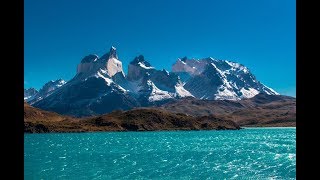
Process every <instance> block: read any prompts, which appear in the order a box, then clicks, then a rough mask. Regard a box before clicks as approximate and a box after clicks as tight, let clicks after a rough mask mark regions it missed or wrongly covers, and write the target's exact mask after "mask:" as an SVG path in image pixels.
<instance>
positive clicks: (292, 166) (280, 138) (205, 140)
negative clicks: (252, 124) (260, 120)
mask: <svg viewBox="0 0 320 180" xmlns="http://www.w3.org/2000/svg"><path fill="white" fill-rule="evenodd" d="M24 177H25V179H296V129H295V128H248V129H241V130H235V131H231V130H230V131H160V132H99V133H52V134H25V135H24Z"/></svg>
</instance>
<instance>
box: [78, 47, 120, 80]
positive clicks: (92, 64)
mask: <svg viewBox="0 0 320 180" xmlns="http://www.w3.org/2000/svg"><path fill="white" fill-rule="evenodd" d="M101 69H102V70H103V71H105V72H106V74H107V75H108V76H109V77H112V76H114V75H115V74H117V73H118V72H120V73H122V74H123V75H124V73H123V69H122V62H121V61H120V60H119V59H118V55H117V51H116V48H115V47H114V46H111V48H110V50H109V52H108V53H106V54H105V55H103V56H102V57H101V58H99V57H98V56H97V55H93V54H91V55H88V56H86V57H84V58H83V59H82V60H81V63H80V64H79V65H78V67H77V74H79V73H82V74H84V75H82V76H81V77H86V76H90V75H93V74H96V73H97V72H98V71H100V70H101Z"/></svg>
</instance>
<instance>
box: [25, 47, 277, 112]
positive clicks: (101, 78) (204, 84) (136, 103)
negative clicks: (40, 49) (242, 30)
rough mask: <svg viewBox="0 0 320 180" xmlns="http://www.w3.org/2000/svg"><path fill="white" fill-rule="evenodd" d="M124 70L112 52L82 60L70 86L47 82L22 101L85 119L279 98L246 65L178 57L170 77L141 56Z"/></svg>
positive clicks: (28, 93)
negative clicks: (177, 105) (181, 103)
mask: <svg viewBox="0 0 320 180" xmlns="http://www.w3.org/2000/svg"><path fill="white" fill-rule="evenodd" d="M122 67H123V64H122V62H121V60H120V59H119V57H118V54H117V51H116V48H115V47H111V48H110V50H109V52H107V53H106V54H104V55H102V56H101V57H99V56H97V55H95V54H90V55H88V56H85V57H84V58H83V59H82V60H81V61H80V63H79V64H78V66H77V71H76V74H75V76H74V77H73V78H72V79H71V80H69V81H68V82H66V81H64V80H62V79H58V80H56V81H50V82H48V83H46V84H45V85H44V86H43V87H42V88H41V89H40V90H39V92H38V91H37V90H35V89H34V88H30V89H25V98H24V99H25V100H26V102H28V103H29V104H30V105H32V106H34V107H37V108H41V109H44V110H49V111H54V112H57V113H60V114H64V115H72V116H75V117H84V116H92V115H101V114H104V113H108V112H111V111H114V110H128V109H132V108H137V107H150V106H161V105H164V104H166V103H170V102H176V101H177V100H181V99H188V98H193V99H196V100H209V101H210V100H211V101H215V100H229V101H239V100H241V99H248V98H252V97H254V96H256V95H258V94H266V95H279V94H278V93H277V92H275V91H274V90H273V89H271V88H269V87H267V86H265V85H264V84H262V83H261V82H260V81H258V80H257V79H256V77H255V76H254V75H253V74H252V73H251V72H250V70H249V69H248V68H247V67H245V66H244V65H242V64H239V63H235V62H231V61H227V60H218V59H214V58H211V57H208V58H203V59H188V58H187V57H184V58H179V59H178V60H177V61H176V62H175V63H174V64H173V66H172V70H171V72H169V71H167V70H165V69H163V70H157V69H156V68H155V67H153V66H152V65H151V64H150V63H149V62H148V60H147V59H146V58H145V57H144V56H143V55H139V56H137V57H135V58H134V59H133V60H132V61H131V62H130V63H129V65H128V73H127V74H125V73H124V71H123V68H122Z"/></svg>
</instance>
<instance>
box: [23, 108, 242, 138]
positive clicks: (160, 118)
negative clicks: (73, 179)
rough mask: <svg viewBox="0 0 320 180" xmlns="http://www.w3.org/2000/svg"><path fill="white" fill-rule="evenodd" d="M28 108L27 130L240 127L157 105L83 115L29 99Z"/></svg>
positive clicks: (25, 123)
mask: <svg viewBox="0 0 320 180" xmlns="http://www.w3.org/2000/svg"><path fill="white" fill-rule="evenodd" d="M24 111H25V112H24V125H25V128H24V131H25V132H28V133H42V132H88V131H90V132H92V131H155V130H214V129H216V130H220V129H234V130H235V129H240V126H239V125H238V124H237V123H234V122H233V121H230V120H223V119H220V118H217V117H214V116H212V115H211V116H202V117H193V116H188V115H185V114H182V113H178V114H176V113H172V112H168V111H164V110H156V109H134V110H130V111H114V112H112V113H109V114H106V115H102V116H95V117H89V118H82V119H79V118H72V117H68V116H62V115H59V114H57V113H52V112H48V111H43V110H40V109H37V108H34V107H32V106H29V105H28V104H26V103H25V105H24Z"/></svg>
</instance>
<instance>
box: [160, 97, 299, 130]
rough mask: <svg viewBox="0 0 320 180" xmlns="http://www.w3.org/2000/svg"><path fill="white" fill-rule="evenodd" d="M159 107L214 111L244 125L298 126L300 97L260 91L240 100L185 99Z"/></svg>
mask: <svg viewBox="0 0 320 180" xmlns="http://www.w3.org/2000/svg"><path fill="white" fill-rule="evenodd" d="M158 108H160V109H164V110H167V111H171V112H175V113H180V112H181V113H186V114H189V115H193V116H204V115H211V114H213V115H215V116H216V117H219V118H222V119H228V120H233V121H235V122H237V123H239V125H242V126H243V125H245V126H295V125H296V99H295V98H292V97H289V96H281V95H266V94H258V95H256V96H254V97H253V98H249V99H243V100H239V101H230V100H198V99H195V98H184V99H180V100H174V101H172V102H169V103H166V104H164V105H162V106H160V107H158Z"/></svg>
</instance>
